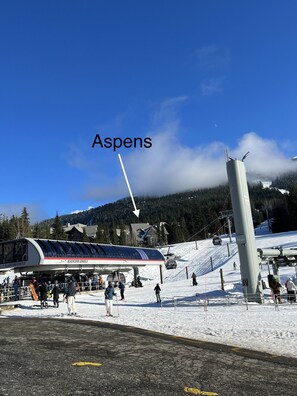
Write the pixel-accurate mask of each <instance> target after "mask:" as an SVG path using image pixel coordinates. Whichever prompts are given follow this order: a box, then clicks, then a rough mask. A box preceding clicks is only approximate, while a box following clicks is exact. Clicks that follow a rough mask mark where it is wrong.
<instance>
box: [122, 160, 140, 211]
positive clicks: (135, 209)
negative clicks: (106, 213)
mask: <svg viewBox="0 0 297 396" xmlns="http://www.w3.org/2000/svg"><path fill="white" fill-rule="evenodd" d="M118 156H119V160H120V163H121V167H122V169H123V173H124V176H125V179H126V183H127V186H128V190H129V193H130V196H131V199H132V203H133V206H134V210H133V213H134V214H135V216H137V217H139V213H140V209H137V208H136V205H135V201H134V198H133V194H132V191H131V188H130V184H129V181H128V177H127V175H126V171H125V168H124V164H123V161H122V158H121V154H118Z"/></svg>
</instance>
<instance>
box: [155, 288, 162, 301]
mask: <svg viewBox="0 0 297 396" xmlns="http://www.w3.org/2000/svg"><path fill="white" fill-rule="evenodd" d="M154 291H155V293H156V298H157V303H160V302H161V296H160V291H161V288H160V286H159V283H157V284H156V286H155V288H154Z"/></svg>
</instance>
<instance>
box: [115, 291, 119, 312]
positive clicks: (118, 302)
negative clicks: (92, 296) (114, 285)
mask: <svg viewBox="0 0 297 396" xmlns="http://www.w3.org/2000/svg"><path fill="white" fill-rule="evenodd" d="M115 295H116V300H117V311H118V316H120V314H119V302H118V295H117V293H116V294H115Z"/></svg>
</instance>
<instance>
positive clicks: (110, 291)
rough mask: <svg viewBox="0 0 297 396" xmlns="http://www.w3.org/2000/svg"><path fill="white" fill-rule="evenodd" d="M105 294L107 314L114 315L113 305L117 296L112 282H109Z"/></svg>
mask: <svg viewBox="0 0 297 396" xmlns="http://www.w3.org/2000/svg"><path fill="white" fill-rule="evenodd" d="M104 296H105V305H106V316H113V315H112V307H113V296H116V293H115V292H114V287H113V285H112V283H111V282H108V286H107V288H106V289H105V292H104Z"/></svg>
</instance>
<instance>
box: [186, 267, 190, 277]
mask: <svg viewBox="0 0 297 396" xmlns="http://www.w3.org/2000/svg"><path fill="white" fill-rule="evenodd" d="M186 276H187V279H189V274H188V266H186Z"/></svg>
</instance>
